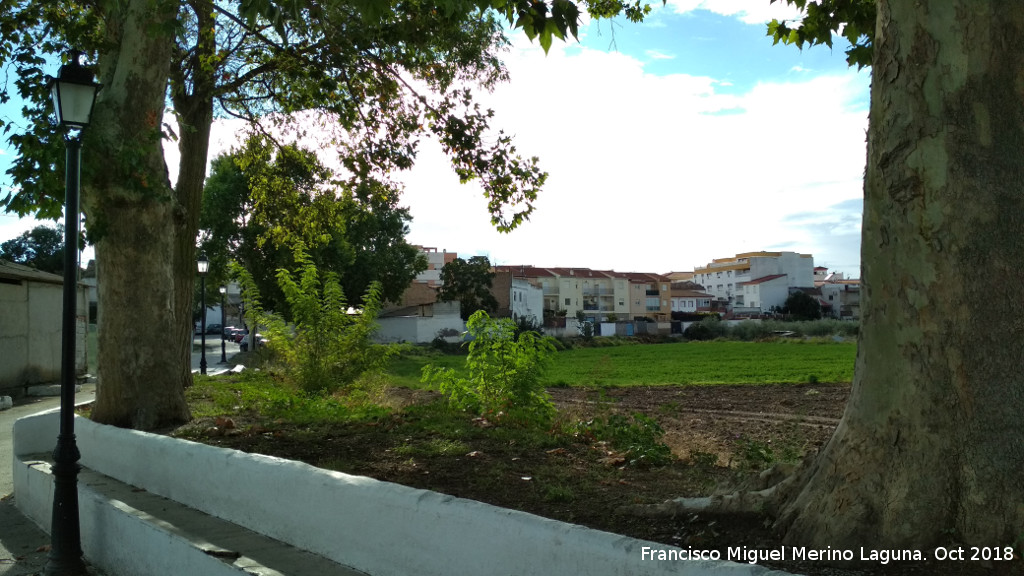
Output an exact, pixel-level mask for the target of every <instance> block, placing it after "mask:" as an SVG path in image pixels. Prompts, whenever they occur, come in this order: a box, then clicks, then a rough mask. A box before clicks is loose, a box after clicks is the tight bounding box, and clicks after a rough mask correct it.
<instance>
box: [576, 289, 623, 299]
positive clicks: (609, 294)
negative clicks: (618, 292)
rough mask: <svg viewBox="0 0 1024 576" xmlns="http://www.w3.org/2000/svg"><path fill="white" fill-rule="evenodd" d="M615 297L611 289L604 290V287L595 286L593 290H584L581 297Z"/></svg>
mask: <svg viewBox="0 0 1024 576" xmlns="http://www.w3.org/2000/svg"><path fill="white" fill-rule="evenodd" d="M614 295H615V290H612V289H611V288H605V287H604V286H595V287H594V288H584V289H583V296H584V297H585V298H591V297H595V296H606V297H612V296H614Z"/></svg>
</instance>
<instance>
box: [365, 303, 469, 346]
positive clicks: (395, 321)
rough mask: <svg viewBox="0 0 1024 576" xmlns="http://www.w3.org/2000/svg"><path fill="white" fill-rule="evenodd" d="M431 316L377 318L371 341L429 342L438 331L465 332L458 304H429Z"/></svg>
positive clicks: (464, 324)
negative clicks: (431, 309) (376, 328)
mask: <svg viewBox="0 0 1024 576" xmlns="http://www.w3.org/2000/svg"><path fill="white" fill-rule="evenodd" d="M431 307H432V308H433V314H434V315H433V316H393V317H389V318H378V319H377V325H378V326H380V328H379V329H378V330H377V332H375V333H374V335H373V339H374V340H375V341H377V342H381V343H393V342H415V343H426V342H431V341H433V339H434V338H435V337H437V333H438V331H440V330H444V329H452V330H457V331H458V332H460V333H461V332H465V331H466V323H465V322H464V321H463V320H462V317H461V316H460V314H459V303H458V302H436V303H434V304H431Z"/></svg>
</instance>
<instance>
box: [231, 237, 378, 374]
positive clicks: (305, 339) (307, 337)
mask: <svg viewBox="0 0 1024 576" xmlns="http://www.w3.org/2000/svg"><path fill="white" fill-rule="evenodd" d="M295 261H296V262H297V263H298V265H299V269H298V270H297V271H296V272H295V273H294V274H293V273H292V272H289V271H288V270H285V269H283V268H282V269H280V270H278V273H277V282H278V285H279V286H280V287H281V290H282V292H284V295H285V298H286V299H287V301H288V305H289V306H290V307H291V311H292V315H293V318H294V324H293V325H288V324H286V323H285V322H284V320H283V319H282V318H281V317H280V316H278V315H276V314H267V313H265V312H262V311H261V310H260V309H259V307H258V293H256V292H255V290H256V289H255V283H254V282H252V277H251V276H249V274H248V272H247V271H245V270H243V269H241V268H239V267H236V269H235V271H236V275H237V276H238V277H239V281H240V283H241V284H242V287H243V297H246V298H247V301H248V302H247V306H248V307H249V308H250V310H253V309H254V308H255V313H256V314H257V322H258V323H260V324H263V325H265V326H267V329H266V334H267V336H268V338H269V343H268V344H267V348H268V349H269V352H270V358H271V360H272V361H273V362H276V363H279V364H282V365H283V366H284V367H285V370H286V372H287V374H288V376H289V377H290V378H291V379H292V380H294V381H295V382H296V383H297V384H298V385H299V386H300V387H301V388H302V389H303V390H304V391H306V392H307V393H312V394H331V393H334V392H336V391H338V390H339V389H342V388H345V387H351V386H353V385H357V384H361V383H369V382H379V379H376V378H373V377H372V376H373V375H374V374H379V373H380V372H381V371H382V370H383V368H384V365H385V364H386V362H387V360H388V358H389V357H390V356H391V355H392V354H393V352H394V351H393V349H392V348H390V347H387V346H382V345H379V344H374V343H373V342H372V341H371V339H370V338H371V336H372V335H373V333H374V332H375V331H376V330H377V323H376V320H377V313H378V311H379V310H380V290H381V288H380V284H378V283H373V284H371V285H370V288H369V290H368V291H367V293H366V296H365V297H364V299H363V309H362V311H361V313H356V314H349V310H348V303H347V302H346V300H345V295H344V293H343V292H342V289H341V284H340V283H339V282H338V278H337V276H336V275H334V274H327V275H326V276H325V277H324V278H323V280H321V279H320V275H319V273H318V271H317V268H316V265H315V264H313V262H312V260H311V259H310V258H309V256H308V255H307V254H306V253H305V250H304V249H303V247H302V246H299V247H297V248H296V249H295ZM253 302H255V303H256V304H255V305H254V304H253Z"/></svg>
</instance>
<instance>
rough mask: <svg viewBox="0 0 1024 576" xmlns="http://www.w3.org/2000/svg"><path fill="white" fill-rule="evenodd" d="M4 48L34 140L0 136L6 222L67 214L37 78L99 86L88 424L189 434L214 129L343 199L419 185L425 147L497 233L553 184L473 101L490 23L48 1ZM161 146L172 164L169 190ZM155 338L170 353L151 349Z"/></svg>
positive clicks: (442, 10) (346, 10) (271, 8)
mask: <svg viewBox="0 0 1024 576" xmlns="http://www.w3.org/2000/svg"><path fill="white" fill-rule="evenodd" d="M0 33H2V34H0V62H2V63H3V64H4V65H5V66H6V67H7V70H8V71H9V73H11V75H12V76H13V77H16V78H17V80H16V82H15V83H14V87H13V89H14V91H16V92H17V93H18V94H19V95H20V96H21V97H22V98H24V99H25V100H26V101H28V102H29V104H28V105H27V106H26V107H25V110H24V120H23V122H24V123H25V124H27V129H25V130H23V131H20V132H19V133H12V132H11V130H12V128H13V127H14V125H13V124H10V123H7V122H6V121H5V120H0V122H4V123H3V124H2V125H0V128H2V129H3V130H4V131H5V132H6V133H8V134H10V137H9V140H10V142H11V144H12V145H13V147H14V148H15V150H16V151H17V157H16V158H15V160H14V163H13V166H12V168H11V169H10V170H9V172H8V173H9V174H10V175H11V176H12V178H13V180H14V182H15V184H16V186H15V187H13V188H12V189H11V190H9V191H8V192H7V194H6V195H4V196H2V197H0V206H2V207H3V208H4V209H6V210H8V211H13V212H17V213H19V214H35V215H36V216H39V217H44V218H56V217H58V216H59V214H60V211H61V203H62V201H63V173H64V170H63V163H64V154H63V150H62V138H61V137H60V134H59V131H58V130H57V129H56V127H55V126H54V124H53V120H52V117H51V112H50V108H49V102H48V96H47V94H46V84H47V81H46V80H47V78H46V72H47V70H45V69H46V68H48V67H49V66H50V65H49V64H48V63H49V62H52V61H54V60H56V59H57V58H58V57H66V56H64V55H63V54H64V52H65V50H66V49H67V47H69V46H73V47H75V48H77V49H79V50H82V51H83V52H84V53H85V55H86V59H87V60H88V61H91V62H94V63H95V69H96V72H97V75H98V78H97V79H98V81H99V82H100V83H101V84H102V85H103V89H102V90H101V91H100V93H99V95H98V97H97V100H96V108H95V111H94V112H93V121H92V124H91V125H90V127H89V128H88V129H87V130H86V131H85V132H84V143H83V162H82V207H83V210H84V212H85V214H86V224H87V227H88V234H89V238H90V240H91V241H93V242H95V245H96V259H97V269H98V276H99V284H98V285H99V306H100V308H101V309H102V310H103V313H101V314H100V317H99V323H100V328H99V366H100V368H99V370H100V372H101V373H102V374H104V385H103V390H102V391H101V392H100V393H99V396H98V398H97V405H96V409H95V410H94V412H93V417H94V418H95V419H96V420H97V421H101V422H106V423H111V424H118V425H123V426H133V427H140V428H151V427H156V426H161V425H164V424H169V423H173V422H181V421H183V420H186V419H187V418H188V411H187V406H186V405H185V402H184V395H183V393H182V392H181V391H182V390H183V389H184V388H185V387H186V386H188V384H189V383H190V381H191V380H190V379H191V375H190V373H189V369H188V367H189V356H190V350H189V348H190V345H189V342H188V337H189V333H190V326H191V321H190V320H191V310H192V300H193V279H194V277H195V258H196V234H197V232H198V229H199V217H200V212H201V197H202V189H203V184H204V179H205V176H206V166H207V154H208V150H209V141H210V131H211V126H212V124H213V121H214V119H215V118H240V119H243V120H244V121H245V122H247V123H248V124H249V125H250V126H252V127H253V128H254V129H255V130H257V131H262V132H263V133H265V134H267V135H270V134H273V135H274V136H273V138H274V141H275V143H276V144H278V145H279V146H283V145H287V144H288V143H290V142H293V141H296V140H298V139H299V138H301V137H303V136H305V135H308V134H315V135H316V136H317V137H318V138H319V139H320V142H321V144H322V145H323V146H325V147H329V148H332V149H333V150H334V151H335V152H336V153H337V155H338V160H339V162H340V164H341V166H342V168H343V169H344V173H343V176H341V177H340V179H341V180H345V181H346V182H347V184H348V186H349V187H350V188H351V189H352V190H353V191H358V190H361V189H366V187H367V186H369V187H371V188H372V187H373V186H374V185H373V184H372V183H373V182H378V183H387V182H388V181H389V179H390V178H391V177H392V176H393V174H394V173H395V172H396V171H400V170H404V169H407V168H409V167H410V166H412V164H413V162H414V161H415V158H416V153H417V148H418V144H419V141H420V139H421V138H423V137H426V136H430V137H434V138H436V139H437V140H439V141H440V143H441V145H442V148H443V149H444V151H445V152H446V153H447V154H448V156H449V158H450V159H451V162H452V166H453V169H454V170H455V172H456V173H457V174H458V175H459V176H460V178H461V179H462V180H464V181H465V180H470V179H479V181H480V183H481V185H482V187H483V190H484V193H485V194H486V195H487V198H488V206H489V212H490V217H491V220H492V222H493V223H494V224H495V226H496V227H498V228H499V229H500V230H505V231H507V230H511V229H513V228H515V227H516V226H518V225H519V224H520V223H522V222H523V221H524V220H525V219H526V218H528V217H529V215H530V214H531V212H532V210H533V202H534V200H535V198H536V195H537V191H538V190H539V189H540V187H541V185H542V184H543V183H544V181H545V178H546V174H545V173H544V172H543V171H542V170H541V169H540V168H539V165H538V161H537V159H536V158H530V157H525V156H523V155H521V154H520V153H519V152H518V150H517V149H516V147H515V146H514V144H513V142H512V139H511V138H510V137H509V136H507V135H506V134H504V133H502V132H501V131H499V130H496V129H493V128H492V126H491V121H492V117H493V113H492V112H491V111H490V110H486V109H483V108H481V107H480V106H479V105H478V104H477V103H476V102H475V101H474V95H473V94H474V89H485V90H486V89H490V88H493V87H494V86H495V85H496V84H497V83H498V82H501V81H504V80H505V79H506V73H505V70H504V68H503V67H502V65H501V62H500V60H499V55H500V53H501V51H502V50H504V49H505V47H506V44H507V42H506V39H505V36H504V31H503V29H502V25H501V16H500V15H499V14H498V13H496V12H494V11H492V10H490V9H489V5H488V4H481V3H476V2H464V1H462V0H440V1H438V2H429V1H428V2H376V1H369V0H351V1H347V2H333V3H328V4H322V3H312V2H304V1H303V0H295V1H292V0H287V1H285V2H278V1H276V0H267V1H264V0H257V1H256V2H242V3H236V4H231V3H227V4H225V3H220V2H213V1H210V0H199V1H190V2H182V1H180V0H156V2H152V1H150V0H125V1H123V2H109V1H106V0H103V1H100V2H56V1H54V0H47V1H43V2H27V3H17V4H11V5H4V8H3V10H2V11H0ZM2 90H4V91H3V92H0V100H7V99H9V98H10V97H11V94H10V93H8V92H7V90H8V88H7V87H4V88H3V89H2ZM165 112H169V113H170V115H171V116H172V117H173V120H174V122H166V123H165V122H164V117H165ZM164 140H171V141H174V142H176V144H177V147H178V151H179V153H180V159H179V161H178V167H177V180H176V182H174V184H173V185H172V184H171V182H170V181H169V179H168V170H167V167H166V163H165V158H164V155H163V150H162V142H163V141H164ZM363 225H366V226H372V225H373V223H372V222H367V223H363ZM129 295H130V296H129ZM127 298H131V300H132V302H131V303H130V304H131V305H129V303H128V302H127V301H126V299H127ZM168 304H169V305H170V306H171V309H170V312H168V311H167V307H168ZM143 327H145V328H144V330H145V331H146V333H145V334H144V333H142V331H143ZM154 331H155V332H158V333H161V334H165V335H167V338H165V339H160V340H159V341H154V340H153V339H152V338H149V337H148V334H151V333H152V332H154ZM126 341H130V342H132V343H133V347H134V349H133V350H132V351H131V352H130V354H131V358H128V357H126V356H125V355H126V354H128V353H129V352H128V351H127V348H126V347H125V346H124V343H125V342H126ZM167 342H170V344H167ZM139 359H141V360H139ZM129 365H130V366H132V367H133V368H132V370H131V371H130V373H129V370H127V368H126V366H129ZM142 383H144V390H143V389H142V388H141V387H142V386H143V384H142Z"/></svg>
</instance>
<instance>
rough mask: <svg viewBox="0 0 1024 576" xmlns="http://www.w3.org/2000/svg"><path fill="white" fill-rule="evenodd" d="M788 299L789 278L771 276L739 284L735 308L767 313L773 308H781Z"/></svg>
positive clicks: (779, 275) (785, 276) (777, 275)
mask: <svg viewBox="0 0 1024 576" xmlns="http://www.w3.org/2000/svg"><path fill="white" fill-rule="evenodd" d="M787 298H789V277H788V275H786V274H773V275H771V276H764V277H761V278H758V279H757V280H750V281H747V282H741V283H740V284H739V292H738V294H737V296H736V307H743V308H745V309H747V310H751V311H753V310H757V311H767V310H770V309H771V308H772V307H773V306H778V307H780V308H781V307H782V306H783V305H784V304H785V303H786V299H787Z"/></svg>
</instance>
